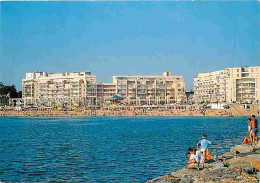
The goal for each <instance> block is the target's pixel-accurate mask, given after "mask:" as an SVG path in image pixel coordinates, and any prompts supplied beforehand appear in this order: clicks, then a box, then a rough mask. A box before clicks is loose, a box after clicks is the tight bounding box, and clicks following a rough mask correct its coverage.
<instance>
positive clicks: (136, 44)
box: [0, 1, 260, 90]
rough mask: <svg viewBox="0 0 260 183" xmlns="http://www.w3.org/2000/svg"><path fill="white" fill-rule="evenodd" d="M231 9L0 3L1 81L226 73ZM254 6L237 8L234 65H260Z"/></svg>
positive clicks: (222, 5)
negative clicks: (38, 76) (77, 74)
mask: <svg viewBox="0 0 260 183" xmlns="http://www.w3.org/2000/svg"><path fill="white" fill-rule="evenodd" d="M235 10H236V2H196V1H195V2H137V1H134V2H1V42H0V43H1V53H0V64H1V65H0V81H3V82H4V83H5V84H16V85H17V88H18V89H21V80H22V78H24V77H25V73H26V72H35V71H47V72H54V73H55V72H73V71H86V70H90V71H91V72H92V73H93V74H95V75H96V76H97V80H98V82H112V76H113V75H162V73H163V71H166V70H167V71H170V72H171V73H172V75H183V76H184V80H185V82H186V85H187V90H190V89H192V87H193V78H194V76H196V75H197V74H198V73H199V72H208V71H214V70H220V69H224V68H226V67H232V54H233V41H234V29H235ZM259 56H260V2H257V1H255V2H253V1H251V2H237V29H236V51H235V63H234V66H245V65H248V66H253V65H260V57H259Z"/></svg>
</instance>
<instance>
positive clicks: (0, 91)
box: [0, 82, 22, 98]
mask: <svg viewBox="0 0 260 183" xmlns="http://www.w3.org/2000/svg"><path fill="white" fill-rule="evenodd" d="M8 93H10V97H11V98H22V91H18V92H17V90H16V86H15V85H4V83H3V82H0V95H7V94H8Z"/></svg>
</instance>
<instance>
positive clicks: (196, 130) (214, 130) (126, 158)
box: [0, 117, 247, 183]
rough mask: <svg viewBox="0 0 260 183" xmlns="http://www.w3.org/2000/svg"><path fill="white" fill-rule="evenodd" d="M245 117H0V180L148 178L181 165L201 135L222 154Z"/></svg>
mask: <svg viewBox="0 0 260 183" xmlns="http://www.w3.org/2000/svg"><path fill="white" fill-rule="evenodd" d="M246 122H247V118H246V117H241V118H232V117H229V118H225V117H221V118H220V117H92V118H75V117H73V118H69V117H53V118H41V117H37V118H32V117H30V118H29V117H1V118H0V182H1V181H2V182H120V183H121V182H146V181H148V180H150V179H153V178H156V177H158V176H162V175H165V174H168V173H171V172H173V171H176V170H178V169H180V168H182V167H184V166H185V165H186V163H187V158H186V157H185V155H186V153H187V149H188V148H189V147H196V144H197V143H198V141H200V140H201V135H202V134H206V135H207V139H209V140H211V141H212V142H214V143H218V145H216V146H211V148H210V151H211V154H212V155H220V154H223V153H224V152H226V151H229V149H230V148H231V147H233V146H235V145H237V144H240V143H241V142H242V140H243V137H244V136H246V135H247V134H246V131H247V123H246Z"/></svg>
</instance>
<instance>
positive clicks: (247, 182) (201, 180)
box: [146, 136, 260, 183]
mask: <svg viewBox="0 0 260 183" xmlns="http://www.w3.org/2000/svg"><path fill="white" fill-rule="evenodd" d="M258 139H260V136H258ZM214 182H217V183H259V182H260V142H259V141H258V144H257V145H256V146H255V147H252V146H249V145H236V146H234V147H232V148H231V149H230V150H229V151H227V152H226V153H224V154H222V155H219V156H218V160H217V161H214V162H212V163H206V164H205V167H204V168H203V169H202V170H197V169H188V168H186V166H185V167H183V168H181V169H179V170H177V171H175V172H172V173H171V174H166V175H164V176H159V177H157V178H154V179H152V180H148V181H147V182H146V183H214Z"/></svg>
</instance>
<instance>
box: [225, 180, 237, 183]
mask: <svg viewBox="0 0 260 183" xmlns="http://www.w3.org/2000/svg"><path fill="white" fill-rule="evenodd" d="M221 183H238V181H236V180H228V179H223V180H221Z"/></svg>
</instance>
